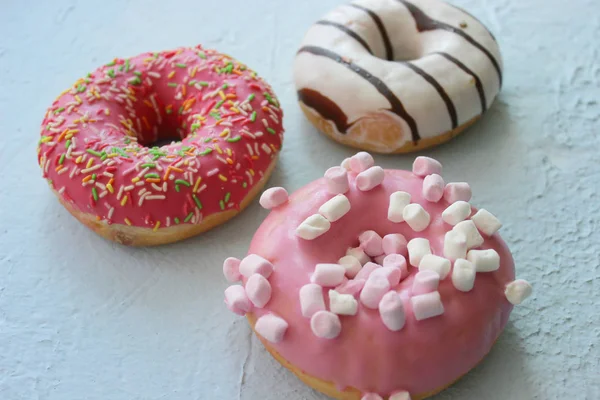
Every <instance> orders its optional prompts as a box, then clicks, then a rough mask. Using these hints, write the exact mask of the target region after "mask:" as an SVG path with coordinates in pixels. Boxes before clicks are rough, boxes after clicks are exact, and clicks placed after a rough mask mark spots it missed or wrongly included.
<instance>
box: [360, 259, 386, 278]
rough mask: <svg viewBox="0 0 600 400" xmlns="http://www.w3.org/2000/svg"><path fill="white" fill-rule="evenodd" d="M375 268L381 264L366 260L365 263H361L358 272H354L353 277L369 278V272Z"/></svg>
mask: <svg viewBox="0 0 600 400" xmlns="http://www.w3.org/2000/svg"><path fill="white" fill-rule="evenodd" d="M377 268H381V266H380V265H378V264H375V263H373V262H368V263H366V264H365V265H363V267H362V268H361V270H360V271H358V274H356V276H355V277H354V279H364V280H367V279H369V276H371V273H373V271H375V270H376V269H377Z"/></svg>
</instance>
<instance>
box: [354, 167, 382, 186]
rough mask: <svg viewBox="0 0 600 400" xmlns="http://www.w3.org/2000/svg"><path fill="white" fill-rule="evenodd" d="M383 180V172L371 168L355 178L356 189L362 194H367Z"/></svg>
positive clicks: (376, 168) (379, 168) (378, 168)
mask: <svg viewBox="0 0 600 400" xmlns="http://www.w3.org/2000/svg"><path fill="white" fill-rule="evenodd" d="M384 178H385V172H384V171H383V168H381V167H371V168H369V169H368V170H366V171H363V172H361V173H360V174H358V176H357V177H356V187H357V188H358V190H360V191H362V192H367V191H369V190H371V189H373V188H374V187H375V186H377V185H380V184H381V182H383V179H384Z"/></svg>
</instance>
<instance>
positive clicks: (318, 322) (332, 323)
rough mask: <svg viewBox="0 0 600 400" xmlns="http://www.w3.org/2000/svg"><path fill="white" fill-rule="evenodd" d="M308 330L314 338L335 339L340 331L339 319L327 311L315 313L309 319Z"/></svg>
mask: <svg viewBox="0 0 600 400" xmlns="http://www.w3.org/2000/svg"><path fill="white" fill-rule="evenodd" d="M310 329H312V331H313V333H314V334H315V336H316V337H320V338H323V339H335V338H336V337H338V335H339V334H340V332H341V331H342V323H341V322H340V317H338V316H337V315H336V314H334V313H332V312H329V311H319V312H316V313H315V314H314V315H313V316H312V318H311V319H310Z"/></svg>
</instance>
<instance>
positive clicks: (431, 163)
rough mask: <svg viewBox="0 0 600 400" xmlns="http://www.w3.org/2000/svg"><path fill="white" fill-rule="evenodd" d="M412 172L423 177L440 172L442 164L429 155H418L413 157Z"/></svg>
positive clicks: (439, 173)
mask: <svg viewBox="0 0 600 400" xmlns="http://www.w3.org/2000/svg"><path fill="white" fill-rule="evenodd" d="M412 172H413V174H415V175H417V176H420V177H425V176H427V175H431V174H438V175H441V174H442V164H440V162H439V161H437V160H434V159H433V158H430V157H424V156H419V157H417V158H415V161H414V162H413V166H412Z"/></svg>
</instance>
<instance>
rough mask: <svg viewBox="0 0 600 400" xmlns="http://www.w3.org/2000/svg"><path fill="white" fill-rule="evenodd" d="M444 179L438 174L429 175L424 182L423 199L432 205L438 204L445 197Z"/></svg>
mask: <svg viewBox="0 0 600 400" xmlns="http://www.w3.org/2000/svg"><path fill="white" fill-rule="evenodd" d="M445 186H446V184H445V182H444V179H443V178H442V177H441V176H440V175H438V174H431V175H427V176H426V177H425V179H424V180H423V197H424V198H425V200H427V201H429V202H431V203H437V202H438V201H440V200H441V199H442V196H443V195H444V187H445Z"/></svg>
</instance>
